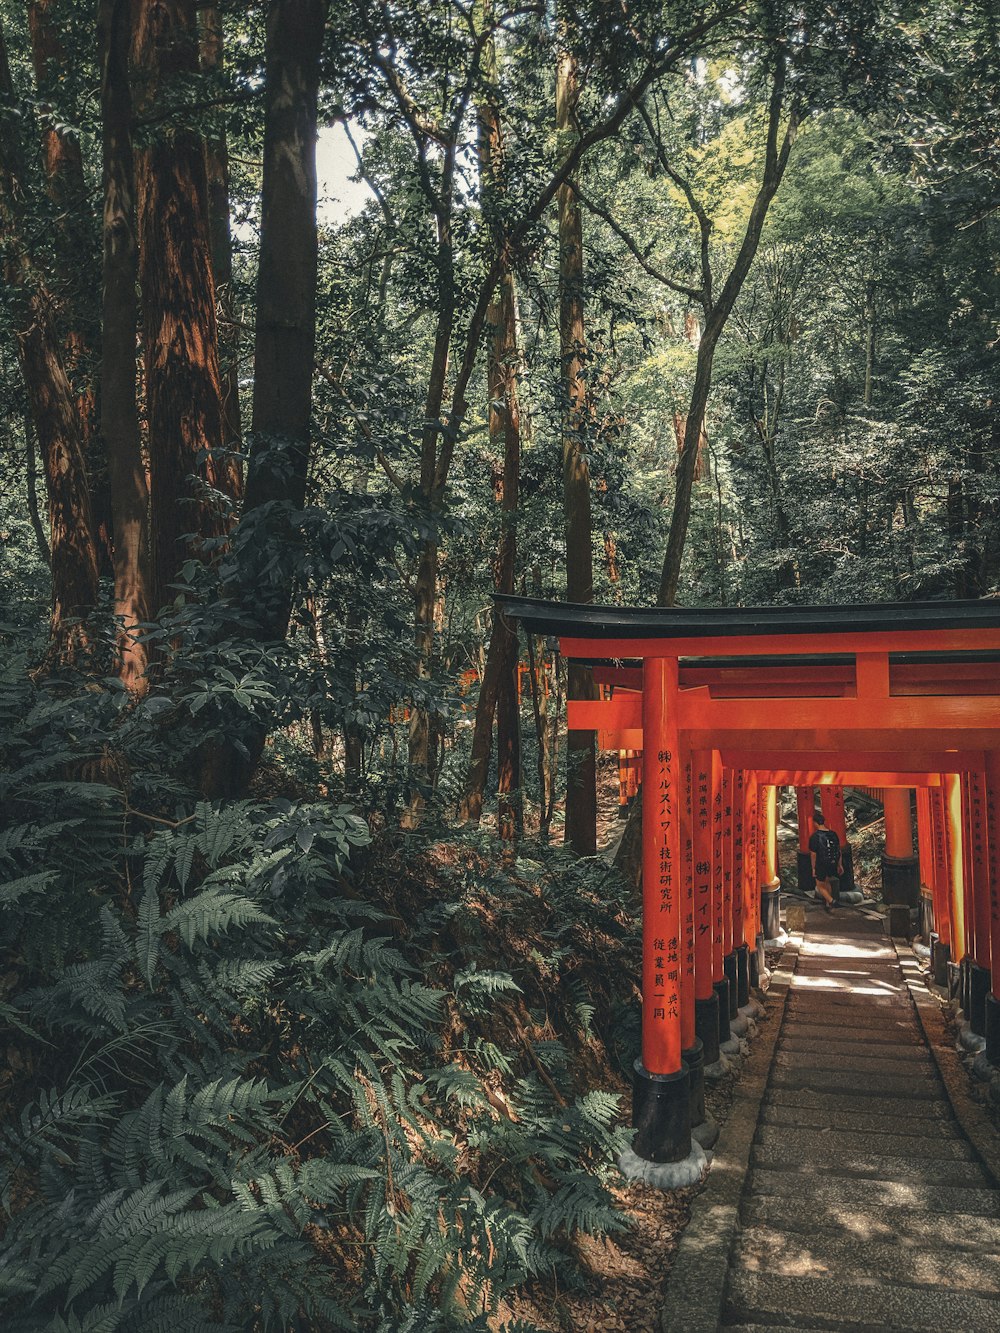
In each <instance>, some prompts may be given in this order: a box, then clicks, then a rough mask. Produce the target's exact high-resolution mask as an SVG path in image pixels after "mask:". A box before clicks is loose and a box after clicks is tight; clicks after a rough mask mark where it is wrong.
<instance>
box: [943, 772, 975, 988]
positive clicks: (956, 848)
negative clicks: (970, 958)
mask: <svg viewBox="0 0 1000 1333" xmlns="http://www.w3.org/2000/svg"><path fill="white" fill-rule="evenodd" d="M943 778H944V784H943V794H944V832H945V845H946V847H947V853H948V880H947V890H948V892H947V897H948V911H949V914H950V917H951V958H950V960H949V966H948V989H949V991H950V992H951V993H952V995H953V997H954V998H957V999H960V998H961V991H960V977H961V972H960V966H961V962H962V959H963V958H964V957H965V956H966V954H967V953H968V951H969V939H968V922H967V920H966V912H965V874H964V871H965V847H964V839H963V837H962V823H963V818H962V780H961V777H960V776H959V774H958V773H945V774H944V775H943Z"/></svg>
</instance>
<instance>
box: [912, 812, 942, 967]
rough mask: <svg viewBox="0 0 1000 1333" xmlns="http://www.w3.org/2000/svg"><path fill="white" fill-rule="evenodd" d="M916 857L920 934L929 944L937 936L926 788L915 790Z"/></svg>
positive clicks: (929, 820) (929, 816)
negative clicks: (917, 865)
mask: <svg viewBox="0 0 1000 1333" xmlns="http://www.w3.org/2000/svg"><path fill="white" fill-rule="evenodd" d="M917 856H918V858H919V861H918V864H919V873H920V902H921V922H920V927H921V934H922V935H923V939H924V943H925V944H928V945H929V944H930V943H931V934H932V933H933V934H937V925H936V924H935V921H934V841H933V838H932V835H931V794H930V791H929V790H928V788H927V787H918V788H917Z"/></svg>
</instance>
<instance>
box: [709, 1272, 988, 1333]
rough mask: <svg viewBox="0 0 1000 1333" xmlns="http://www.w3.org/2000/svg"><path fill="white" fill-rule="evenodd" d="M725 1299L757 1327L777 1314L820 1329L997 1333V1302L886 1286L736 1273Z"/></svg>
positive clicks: (941, 1292)
mask: <svg viewBox="0 0 1000 1333" xmlns="http://www.w3.org/2000/svg"><path fill="white" fill-rule="evenodd" d="M729 1300H730V1306H731V1308H734V1309H735V1310H736V1311H738V1317H739V1318H740V1319H742V1320H743V1321H744V1322H746V1319H747V1315H749V1316H750V1320H751V1322H754V1323H759V1322H760V1317H761V1316H764V1317H767V1316H773V1315H775V1314H778V1315H779V1316H782V1315H792V1316H795V1315H806V1316H808V1319H809V1321H810V1322H811V1323H812V1324H813V1325H814V1326H816V1325H818V1326H819V1327H820V1328H822V1327H823V1326H824V1325H826V1326H827V1327H833V1328H853V1329H858V1330H861V1329H877V1330H881V1329H889V1328H897V1329H899V1328H904V1329H923V1328H932V1329H942V1328H953V1329H959V1328H961V1329H983V1330H987V1329H996V1328H1000V1300H997V1299H994V1298H992V1297H990V1296H978V1295H972V1294H970V1293H968V1292H959V1291H935V1290H933V1289H929V1288H920V1287H907V1286H902V1285H899V1284H897V1283H888V1282H884V1283H883V1282H870V1283H859V1282H857V1281H856V1280H854V1279H849V1280H844V1281H836V1280H835V1279H831V1278H811V1277H781V1276H775V1275H772V1274H762V1273H752V1272H747V1271H746V1270H745V1269H742V1268H737V1269H736V1270H735V1271H734V1272H733V1273H731V1274H730V1286H729ZM772 1322H774V1320H773V1318H772ZM777 1322H778V1323H779V1325H780V1323H781V1319H780V1317H779V1320H778V1321H777Z"/></svg>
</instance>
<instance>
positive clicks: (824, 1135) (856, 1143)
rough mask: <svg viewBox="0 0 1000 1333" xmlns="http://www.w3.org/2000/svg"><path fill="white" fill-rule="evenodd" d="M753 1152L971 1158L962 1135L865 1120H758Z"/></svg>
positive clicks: (830, 1157)
mask: <svg viewBox="0 0 1000 1333" xmlns="http://www.w3.org/2000/svg"><path fill="white" fill-rule="evenodd" d="M754 1151H755V1152H765V1151H766V1152H774V1153H785V1154H789V1155H790V1154H795V1156H794V1157H793V1156H789V1158H788V1160H789V1161H790V1162H791V1161H794V1160H808V1154H810V1153H811V1154H814V1157H815V1160H816V1161H836V1160H837V1154H843V1155H844V1158H845V1159H846V1158H848V1157H856V1156H858V1155H859V1154H862V1155H868V1154H873V1155H876V1156H879V1157H902V1158H904V1159H905V1160H907V1161H929V1162H974V1161H975V1160H976V1157H975V1154H974V1153H973V1151H972V1149H971V1148H970V1146H969V1145H968V1143H966V1141H965V1139H964V1138H962V1137H960V1136H959V1135H958V1134H957V1133H956V1134H954V1137H952V1138H944V1137H942V1135H941V1134H940V1133H939V1132H938V1131H937V1128H936V1127H935V1132H933V1133H930V1134H920V1135H916V1134H909V1135H900V1134H896V1133H879V1132H877V1131H874V1130H873V1129H872V1128H871V1127H870V1126H869V1124H868V1122H867V1120H865V1121H864V1122H862V1123H861V1124H859V1125H857V1126H856V1127H855V1128H854V1129H853V1130H851V1129H845V1128H840V1127H837V1126H831V1127H830V1128H825V1127H815V1126H813V1127H800V1126H798V1125H796V1126H795V1127H791V1126H779V1125H774V1124H766V1123H764V1124H761V1125H758V1127H757V1134H756V1137H755V1138H754Z"/></svg>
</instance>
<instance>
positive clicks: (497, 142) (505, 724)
mask: <svg viewBox="0 0 1000 1333" xmlns="http://www.w3.org/2000/svg"><path fill="white" fill-rule="evenodd" d="M488 17H489V15H488V14H487V15H484V18H488ZM483 65H484V71H483V72H484V75H485V79H486V82H487V85H488V86H492V85H493V84H495V81H496V51H495V46H494V43H493V42H492V41H490V42H488V43H487V44H486V47H485V49H484V52H483ZM479 160H480V176H481V180H482V187H483V195H484V198H488V197H489V196H490V195H491V194H496V193H500V192H502V191H503V190H504V188H505V180H504V145H503V129H502V126H501V123H500V114H499V111H498V109H497V107H496V106H495V105H493V104H492V103H491V101H490V99H489V98H487V99H485V100H484V102H483V103H482V104H481V105H480V107H479ZM495 240H496V243H497V244H498V245H501V246H502V244H503V238H502V236H497V237H496V238H495ZM487 324H488V325H489V327H490V331H491V337H490V357H489V365H488V368H487V394H488V398H489V433H490V442H491V444H492V445H493V449H494V452H501V453H502V455H503V480H502V484H501V494H500V524H501V527H500V542H499V546H498V549H497V557H496V563H495V566H494V585H495V587H496V590H497V592H499V593H512V592H513V591H514V571H515V564H516V560H517V510H518V504H519V501H520V485H521V412H520V403H519V400H518V392H517V375H518V347H517V293H516V289H515V284H514V275H513V274H512V273H511V272H510V271H509V268H508V267H507V266H506V264H505V266H504V271H503V275H502V277H501V280H500V284H499V287H498V289H497V292H496V294H495V296H494V298H493V300H492V302H491V303H490V311H489V314H488V315H487ZM519 657H520V653H519V646H518V639H517V634H516V633H515V631H513V630H512V629H511V627H510V626H509V625H508V624H507V622H506V621H505V620H503V618H502V617H500V616H498V615H494V617H493V633H492V635H491V637H490V651H489V658H488V660H487V672H488V675H489V679H487V678H485V677H484V679H483V682H482V687H481V688H480V691H479V701H478V703H477V705H476V726H475V732H474V734H473V751H472V761H471V763H470V765H469V780H468V785H467V790H466V796H465V800H464V802H463V813H464V814H465V815H466V817H467V818H469V819H471V820H473V822H476V823H478V821H479V816H480V814H481V812H482V805H483V789H484V786H485V783H486V773H487V769H488V767H489V756H490V737H491V731H492V727H493V718H494V714H495V715H496V722H497V800H498V806H497V827H498V829H499V832H500V836H501V838H503V839H505V840H507V841H512V840H513V839H515V838H517V837H519V836H520V835H521V834H522V833H523V832H524V807H523V801H522V799H521V718H520V709H519V706H518V689H517V666H518V660H519Z"/></svg>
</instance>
